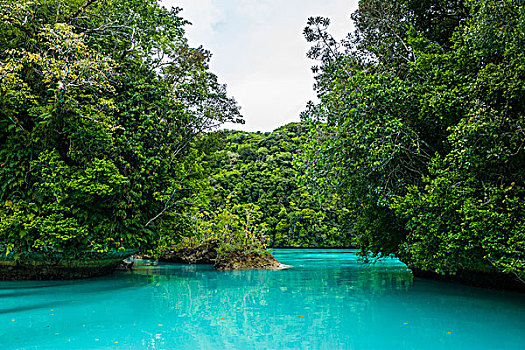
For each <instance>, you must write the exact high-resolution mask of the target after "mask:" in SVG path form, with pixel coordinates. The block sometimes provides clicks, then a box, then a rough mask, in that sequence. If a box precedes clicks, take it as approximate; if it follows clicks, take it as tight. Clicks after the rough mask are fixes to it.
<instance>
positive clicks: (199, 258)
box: [159, 239, 219, 264]
mask: <svg viewBox="0 0 525 350" xmlns="http://www.w3.org/2000/svg"><path fill="white" fill-rule="evenodd" d="M218 246H219V243H218V241H217V240H216V239H212V240H209V241H206V242H204V243H203V244H201V245H199V246H197V247H194V248H183V249H180V250H178V251H175V252H169V253H167V254H165V255H163V256H161V257H159V261H161V262H170V263H182V264H213V262H214V261H215V259H216V258H217V248H218Z"/></svg>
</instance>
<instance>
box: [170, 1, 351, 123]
mask: <svg viewBox="0 0 525 350" xmlns="http://www.w3.org/2000/svg"><path fill="white" fill-rule="evenodd" d="M357 2H358V0H161V3H162V5H163V6H165V7H168V8H170V7H181V8H183V11H182V12H181V14H180V15H181V16H182V17H183V18H184V19H186V20H189V21H190V22H191V23H192V25H191V26H187V27H186V36H187V38H188V40H189V43H190V45H191V46H194V47H198V46H200V45H202V46H204V48H206V49H208V50H210V51H211V52H212V54H213V57H212V59H211V62H210V68H211V70H212V71H213V72H214V73H215V74H216V75H217V76H218V77H219V81H220V82H221V83H223V84H227V85H228V93H229V95H230V96H233V97H234V98H235V99H236V100H237V102H238V103H239V105H240V106H241V114H242V115H243V116H244V120H245V121H246V123H245V124H244V125H238V124H227V125H226V128H229V129H239V130H245V131H263V132H266V131H272V130H274V129H276V128H278V127H279V126H282V125H285V124H287V123H289V122H293V121H299V120H300V117H299V115H300V113H301V111H303V110H304V109H305V106H306V103H307V102H308V101H310V100H314V101H315V99H316V97H315V92H314V91H313V84H314V80H313V73H312V72H311V69H310V68H311V66H312V65H314V64H315V62H314V61H312V60H309V59H308V58H307V57H306V52H307V51H308V49H309V47H310V45H309V44H308V43H307V42H306V40H305V39H304V37H303V34H302V32H303V29H304V27H305V26H306V21H307V19H308V17H311V16H323V17H329V18H330V19H331V21H332V24H331V26H330V30H329V31H330V33H331V34H332V35H333V36H334V37H335V38H338V39H342V38H344V37H345V36H346V34H347V33H349V32H350V31H351V30H352V25H351V21H350V14H351V13H352V12H354V11H355V10H356V9H357Z"/></svg>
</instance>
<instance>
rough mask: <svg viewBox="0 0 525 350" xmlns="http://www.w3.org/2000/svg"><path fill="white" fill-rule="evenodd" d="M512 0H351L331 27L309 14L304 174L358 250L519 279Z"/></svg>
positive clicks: (522, 117) (523, 267) (524, 275)
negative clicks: (343, 213)
mask: <svg viewBox="0 0 525 350" xmlns="http://www.w3.org/2000/svg"><path fill="white" fill-rule="evenodd" d="M524 5H525V4H524V3H523V1H520V0H497V1H496V0H489V1H485V0H483V1H481V0H470V1H457V0H424V1H421V0H418V1H413V0H394V1H380V0H362V1H360V3H359V10H358V11H357V12H355V13H354V14H353V15H352V19H353V21H354V23H355V28H356V29H355V31H354V32H353V33H350V34H349V35H348V37H347V38H346V39H344V40H342V41H336V40H335V39H333V38H332V37H331V36H330V35H329V34H328V31H327V28H328V26H329V19H326V18H321V17H318V18H311V19H310V20H309V22H308V27H307V28H306V29H305V31H304V34H305V36H306V38H307V40H308V41H309V42H312V43H313V47H312V49H311V50H310V52H309V56H310V57H311V58H313V59H317V60H319V65H318V66H317V67H315V68H314V72H315V74H316V86H315V89H316V91H317V94H318V97H319V100H320V102H319V103H310V104H309V106H308V108H307V110H306V111H305V112H304V113H303V116H302V118H303V120H304V121H305V122H307V123H309V125H310V126H311V129H312V132H311V138H312V140H313V142H311V143H309V144H307V146H306V151H305V154H307V157H306V158H305V160H304V163H303V164H302V165H301V166H302V168H303V171H304V173H305V176H304V179H303V181H305V182H306V183H308V184H309V186H311V187H312V188H317V189H319V190H321V192H323V189H325V191H324V192H325V193H328V194H332V193H336V194H339V195H340V197H341V198H342V200H343V201H344V203H345V205H346V207H347V208H348V210H349V212H350V213H351V219H350V222H351V223H352V228H351V234H352V235H353V236H354V237H355V239H356V242H357V244H358V245H359V247H360V248H361V249H362V251H363V252H364V253H368V252H372V253H374V254H376V255H388V254H394V255H396V256H398V257H399V258H400V259H401V260H402V261H404V262H406V263H407V264H408V265H409V266H410V267H412V268H413V269H415V270H422V271H431V272H437V273H439V274H444V275H450V274H456V273H464V272H498V273H505V274H509V275H510V276H513V275H514V276H515V277H517V278H518V279H521V281H522V282H523V281H524V280H525V215H524V214H525V203H524V200H525V182H524V181H525V150H524V148H523V146H524V143H525V55H524V52H525V6H524Z"/></svg>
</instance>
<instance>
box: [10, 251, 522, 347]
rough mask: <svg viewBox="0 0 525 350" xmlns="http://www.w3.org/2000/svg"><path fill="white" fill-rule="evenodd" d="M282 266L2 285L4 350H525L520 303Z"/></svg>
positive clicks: (380, 271)
mask: <svg viewBox="0 0 525 350" xmlns="http://www.w3.org/2000/svg"><path fill="white" fill-rule="evenodd" d="M274 255H275V256H276V257H277V258H278V259H279V260H280V261H281V262H282V263H285V264H289V265H293V268H292V269H289V270H283V271H234V272H217V271H215V270H213V268H212V267H211V266H190V265H170V264H160V265H158V266H155V267H140V268H137V269H136V270H134V271H132V272H118V273H116V274H115V275H113V276H108V277H103V278H96V279H90V280H82V281H61V282H49V281H41V282H30V281H28V282H0V349H2V350H4V349H38V350H41V349H331V350H333V349H418V350H419V349H525V295H524V294H519V293H511V292H503V291H494V290H485V289H481V288H474V287H466V286H461V285H457V284H452V283H447V282H438V281H431V280H425V279H417V278H415V279H413V278H412V276H411V274H410V272H409V271H408V270H407V268H406V267H405V265H403V264H402V263H400V262H399V261H397V260H394V259H389V260H384V261H381V262H378V263H375V264H372V265H363V264H361V263H360V262H358V261H357V258H356V255H355V251H351V250H286V249H282V250H276V251H275V252H274Z"/></svg>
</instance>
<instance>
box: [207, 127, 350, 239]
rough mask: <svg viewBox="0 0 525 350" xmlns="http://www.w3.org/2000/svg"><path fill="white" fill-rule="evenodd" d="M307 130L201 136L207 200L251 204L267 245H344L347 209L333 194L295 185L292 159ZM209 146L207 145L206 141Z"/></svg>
mask: <svg viewBox="0 0 525 350" xmlns="http://www.w3.org/2000/svg"><path fill="white" fill-rule="evenodd" d="M308 135H309V129H308V127H307V126H305V125H303V124H301V123H291V124H288V125H285V126H283V127H280V128H278V129H277V130H275V131H273V132H271V133H249V132H242V131H234V130H225V131H218V132H216V133H213V134H208V135H207V143H206V144H207V149H208V150H212V152H209V157H208V159H207V161H208V164H209V166H210V168H211V176H210V182H211V186H212V188H213V192H212V193H213V194H212V195H211V197H210V198H211V202H212V203H213V205H214V206H216V207H220V206H221V205H222V203H227V202H230V203H235V204H236V205H243V206H245V205H256V206H257V207H258V210H260V211H261V213H262V216H261V221H262V223H264V225H265V227H266V233H265V236H266V237H267V242H268V244H269V245H270V246H272V247H348V246H351V245H352V238H351V236H350V235H347V234H346V228H347V227H348V225H347V222H348V218H347V217H346V215H347V210H346V209H345V208H344V207H343V206H342V202H341V201H340V199H339V196H338V195H337V194H335V195H333V196H331V197H329V198H324V197H320V196H318V195H317V194H316V193H314V192H312V191H311V190H310V189H308V188H307V187H306V186H300V185H299V183H298V181H297V180H298V178H299V176H300V173H299V172H298V170H297V169H296V167H295V166H294V162H295V161H297V159H299V157H300V156H301V155H302V148H303V145H304V144H305V143H307V142H308ZM211 145H213V146H211Z"/></svg>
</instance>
